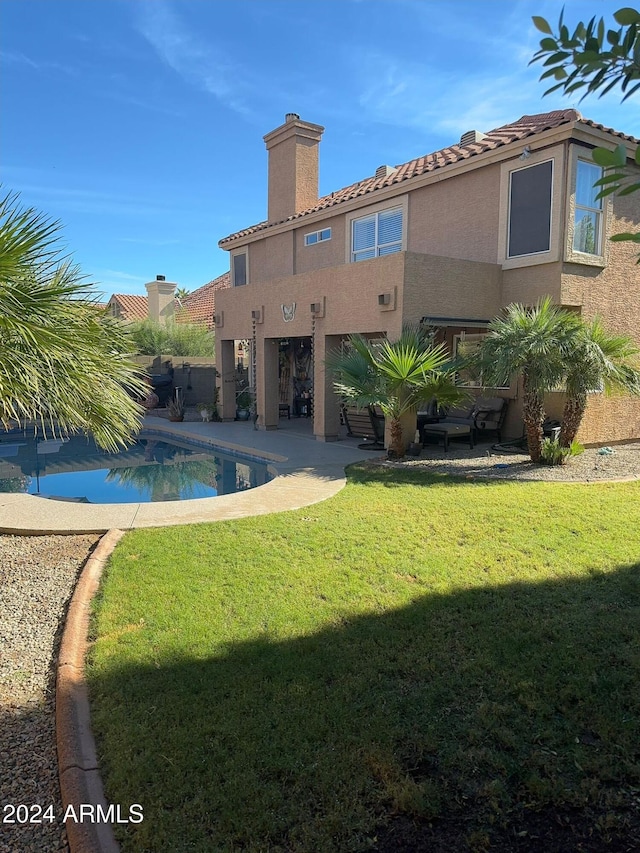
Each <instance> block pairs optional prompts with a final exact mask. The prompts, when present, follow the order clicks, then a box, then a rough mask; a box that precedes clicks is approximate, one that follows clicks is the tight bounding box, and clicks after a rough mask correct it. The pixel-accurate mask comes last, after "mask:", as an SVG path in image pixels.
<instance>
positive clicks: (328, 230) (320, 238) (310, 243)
mask: <svg viewBox="0 0 640 853" xmlns="http://www.w3.org/2000/svg"><path fill="white" fill-rule="evenodd" d="M323 234H324V235H326V236H323ZM309 237H315V238H316V239H315V240H309ZM330 239H331V226H329V227H328V228H321V229H320V230H319V231H308V232H307V233H306V234H305V235H304V245H305V246H316V245H317V244H318V243H325V242H326V241H327V240H330Z"/></svg>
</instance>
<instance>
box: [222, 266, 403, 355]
mask: <svg viewBox="0 0 640 853" xmlns="http://www.w3.org/2000/svg"><path fill="white" fill-rule="evenodd" d="M404 268H405V255H404V253H398V254H396V255H388V256H387V257H384V258H374V259H372V260H370V261H362V262H360V263H357V264H342V265H341V266H337V267H330V268H327V269H320V270H312V271H309V272H305V273H301V274H299V275H296V276H287V277H282V278H275V279H272V280H270V281H269V284H268V288H265V287H264V286H261V285H260V284H248V285H246V286H245V287H237V288H229V289H228V290H224V291H221V292H220V294H219V295H217V296H216V312H219V311H222V312H224V317H225V321H224V326H223V327H222V328H217V329H216V340H217V341H218V340H223V339H227V340H228V339H236V340H237V339H242V338H248V337H251V334H252V323H251V312H252V311H253V310H257V309H259V308H260V307H261V306H264V323H260V324H258V334H259V336H260V337H289V336H294V337H296V336H304V335H309V334H310V333H311V310H310V304H311V303H312V302H319V301H320V302H324V305H325V316H324V317H322V318H319V319H318V320H317V328H318V330H319V331H320V330H321V331H322V332H323V333H324V334H331V335H342V334H349V333H351V332H364V333H374V332H380V331H388V332H389V334H390V335H394V334H396V333H398V332H399V331H400V328H401V325H402V302H401V296H402V284H403V280H404ZM382 292H393V294H394V297H395V299H396V301H395V305H396V307H395V310H393V306H389V307H386V306H385V307H382V308H381V307H380V305H379V304H378V294H379V293H382ZM294 302H295V303H296V312H295V319H294V320H293V321H291V322H289V323H287V322H285V321H284V319H283V316H282V309H281V305H283V304H284V305H287V306H291V305H292V304H293V303H294Z"/></svg>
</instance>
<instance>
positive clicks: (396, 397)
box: [327, 326, 464, 458]
mask: <svg viewBox="0 0 640 853" xmlns="http://www.w3.org/2000/svg"><path fill="white" fill-rule="evenodd" d="M327 364H328V366H329V367H330V368H332V369H333V370H334V371H335V373H336V380H335V382H334V388H335V390H336V392H337V393H338V394H339V395H340V396H341V397H342V398H344V399H347V400H350V401H352V402H353V403H355V404H356V405H357V406H380V408H381V409H382V411H383V413H384V415H385V417H386V418H388V419H389V422H390V447H389V452H390V455H393V456H395V457H397V458H400V457H402V456H404V454H405V450H406V442H405V440H404V438H403V429H402V422H401V419H402V418H403V416H404V415H407V414H413V415H415V413H416V411H417V409H418V408H419V407H420V405H421V404H422V403H425V402H427V401H428V400H430V399H432V398H433V397H436V398H437V400H438V403H439V404H440V405H443V406H447V405H453V404H455V403H457V402H459V401H460V399H461V398H462V397H463V396H464V392H462V391H461V390H460V389H459V388H457V387H456V385H455V383H454V380H453V366H452V364H451V363H450V361H449V356H448V354H447V353H446V351H445V349H444V347H443V346H442V345H438V346H434V345H433V344H432V343H431V339H430V337H429V335H428V333H427V331H426V330H424V329H423V328H421V327H415V326H405V328H404V329H403V331H402V334H401V335H400V337H399V338H398V340H397V341H387V340H385V341H382V342H381V343H379V342H371V341H369V340H367V339H366V338H364V337H362V335H351V336H350V337H349V338H348V345H347V348H346V349H345V350H344V351H335V352H333V353H331V354H330V356H329V358H328V359H327ZM413 431H415V419H414V422H413V430H410V434H411V436H413Z"/></svg>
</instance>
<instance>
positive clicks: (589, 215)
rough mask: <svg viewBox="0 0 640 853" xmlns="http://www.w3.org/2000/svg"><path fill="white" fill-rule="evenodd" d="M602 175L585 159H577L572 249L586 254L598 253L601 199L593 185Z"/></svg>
mask: <svg viewBox="0 0 640 853" xmlns="http://www.w3.org/2000/svg"><path fill="white" fill-rule="evenodd" d="M601 177H602V169H601V168H600V167H599V166H596V165H595V164H594V163H587V162H586V160H578V163H577V168H576V203H575V213H574V223H573V224H574V228H573V251H574V252H584V253H585V254H587V255H599V254H600V232H601V230H602V199H596V196H597V194H598V192H599V190H600V188H599V187H594V184H595V182H596V181H598V180H599V179H600V178H601Z"/></svg>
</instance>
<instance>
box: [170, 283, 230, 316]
mask: <svg viewBox="0 0 640 853" xmlns="http://www.w3.org/2000/svg"><path fill="white" fill-rule="evenodd" d="M226 287H231V275H230V273H228V272H225V273H223V274H222V275H220V276H218V278H214V279H213V281H210V282H208V283H207V284H203V285H202V287H199V288H198V289H197V290H193V291H191V293H189V295H188V296H185V298H184V299H183V300H182V305H181V306H179V307H178V305H176V319H177V320H178V322H180V321H181V320H182V321H183V322H185V321H186V322H189V323H206V325H207V328H209V329H213V327H214V322H213V315H214V313H215V298H216V293H217V292H218V291H219V290H223V289H224V288H226Z"/></svg>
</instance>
